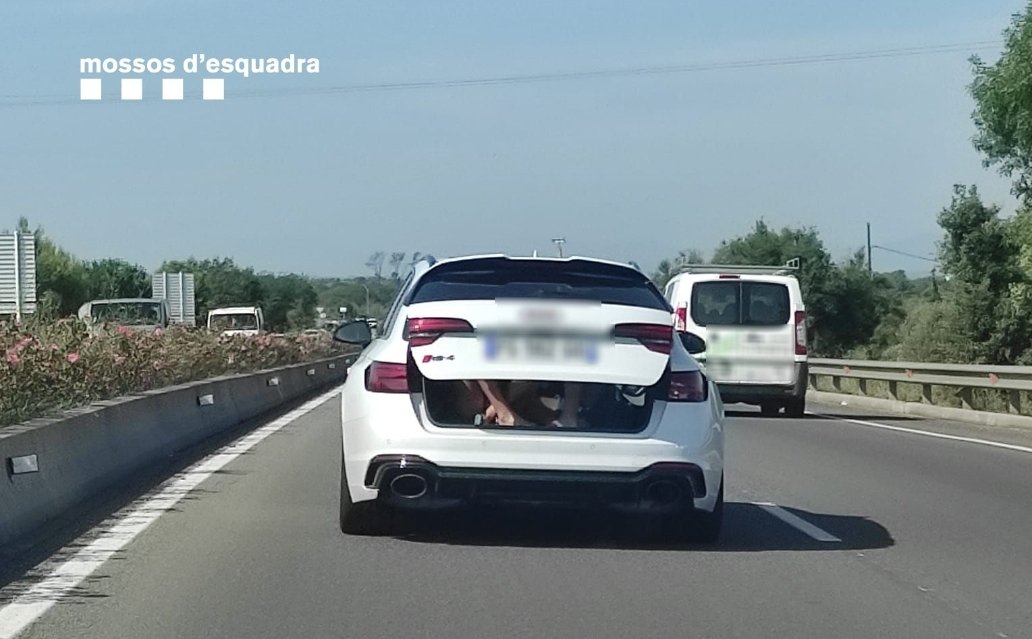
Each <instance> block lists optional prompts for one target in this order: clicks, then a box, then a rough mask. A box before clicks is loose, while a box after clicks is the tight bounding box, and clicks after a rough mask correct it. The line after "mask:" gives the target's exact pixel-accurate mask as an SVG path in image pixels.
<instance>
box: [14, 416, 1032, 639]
mask: <svg viewBox="0 0 1032 639" xmlns="http://www.w3.org/2000/svg"><path fill="white" fill-rule="evenodd" d="M337 410H338V406H337V403H336V402H328V403H326V404H324V405H322V406H320V407H318V408H316V409H314V410H312V411H311V412H309V413H307V414H306V415H304V416H302V417H300V418H298V419H296V420H295V421H293V422H291V423H289V424H287V425H286V426H285V427H283V428H282V429H280V430H277V431H275V432H272V433H271V434H268V436H267V437H266V438H265V439H263V440H261V441H258V442H257V443H255V444H254V446H253V447H251V448H249V449H247V450H246V452H245V454H241V455H240V456H239V457H236V458H234V459H232V460H231V461H228V463H225V465H224V466H221V467H220V468H215V470H214V472H213V474H212V475H211V476H210V477H208V478H207V479H204V480H203V481H200V483H199V486H197V487H196V488H195V489H193V490H191V491H190V492H189V493H188V494H187V495H186V497H185V498H183V499H182V500H180V501H178V502H175V503H174V505H172V506H170V507H168V508H165V509H164V510H160V511H158V514H160V516H158V514H155V515H154V516H155V517H156V519H155V520H154V521H153V523H152V524H151V525H150V526H149V527H147V528H146V529H145V530H143V531H142V532H140V533H139V534H138V536H135V537H131V541H129V542H128V543H127V544H126V545H124V547H121V548H119V549H118V550H117V551H114V550H113V549H114V548H115V546H111V550H112V552H113V555H112V556H111V557H110V559H107V560H106V561H104V558H105V557H106V556H107V555H104V554H103V553H101V554H100V555H98V556H99V557H100V559H99V560H98V563H99V564H100V565H99V567H98V568H96V570H95V571H94V572H92V574H90V575H89V576H88V577H87V578H86V579H85V580H84V581H82V583H79V584H78V585H77V586H75V587H74V588H71V589H70V590H68V589H67V588H65V587H62V586H61V584H60V583H57V582H54V580H53V578H51V579H50V580H49V581H44V582H38V583H34V581H33V578H32V575H31V574H30V575H29V576H28V577H25V578H22V579H19V580H16V581H13V582H12V583H9V584H8V585H7V586H6V587H5V588H4V589H3V590H0V637H4V636H5V635H4V631H5V627H6V628H7V629H8V631H9V630H10V628H12V627H13V626H12V625H11V623H12V622H11V619H12V618H14V617H13V615H12V614H11V607H10V606H8V607H7V608H6V611H7V613H6V617H5V608H4V607H3V606H4V603H5V602H10V601H11V600H13V599H14V598H16V597H18V596H19V595H22V598H21V599H19V600H18V601H19V603H20V605H21V606H23V607H25V609H26V610H28V609H29V608H31V606H33V605H34V602H36V601H38V602H39V603H40V605H41V606H42V607H41V608H40V609H39V610H42V613H41V615H40V616H39V618H38V619H37V620H36V621H35V623H33V624H32V625H30V626H28V627H27V628H26V629H25V630H24V631H23V632H21V634H19V635H18V636H20V637H26V638H44V637H45V638H47V639H61V638H65V637H67V638H76V639H79V638H93V639H100V638H111V639H114V638H116V637H117V638H123V637H148V638H154V639H160V638H166V637H206V638H207V637H241V638H248V639H257V638H262V637H270V638H273V637H274V638H276V639H282V638H284V637H316V638H322V637H345V638H372V637H392V638H395V637H405V638H416V637H435V638H436V637H448V638H462V637H469V638H478V639H479V638H483V637H531V636H534V637H578V638H588V637H590V638H604V637H620V638H625V637H650V638H652V637H678V638H682V637H693V638H694V637H779V638H788V637H792V638H800V637H820V638H827V637H935V638H936V639H943V638H947V637H962V638H965V639H968V638H972V637H1004V636H1008V637H1022V636H1027V637H1032V534H1030V531H1032V453H1027V452H1020V451H1012V450H1005V449H998V448H992V447H988V446H983V445H977V444H971V443H964V442H958V441H950V440H944V439H937V438H932V437H924V436H919V435H914V434H910V433H903V432H895V431H889V430H884V429H879V428H875V427H870V426H865V425H860V424H856V423H849V422H844V421H840V420H835V419H823V418H818V417H808V418H806V419H798V420H793V419H785V418H770V419H765V418H760V417H759V416H758V415H755V414H750V413H735V414H733V416H732V418H731V419H730V423H729V427H728V437H727V439H728V442H727V454H728V461H727V463H728V475H727V481H728V485H727V499H728V502H729V503H728V509H727V519H726V527H725V534H724V537H723V540H722V541H721V542H720V543H719V544H717V545H715V546H712V547H695V546H680V547H670V546H665V547H661V546H652V545H648V544H644V543H643V542H639V541H635V539H634V538H632V537H628V536H627V535H626V534H624V532H623V531H622V530H621V529H620V528H619V527H617V526H614V525H612V524H611V522H608V521H606V520H604V519H600V518H592V517H580V516H572V515H562V514H556V513H538V514H534V513H525V512H513V511H509V512H489V513H480V514H479V515H477V516H472V517H465V518H463V517H444V518H438V519H435V520H432V521H428V522H424V523H423V525H422V526H420V527H418V528H417V529H416V530H415V532H413V533H410V534H408V535H407V536H404V537H399V538H353V537H344V536H342V535H341V534H340V532H339V530H338V529H337V522H336V517H337V512H336V500H337V486H338V472H339V453H338V448H337V446H338V441H339V434H338V432H337ZM815 410H818V411H821V412H826V413H839V414H842V410H843V409H842V408H841V407H824V408H819V407H815ZM850 415H851V416H853V417H858V418H860V419H863V420H868V421H873V422H877V423H881V424H888V425H897V426H905V427H907V428H918V429H929V430H933V431H941V432H950V433H954V434H957V433H960V434H963V433H964V432H965V429H966V428H967V427H965V426H963V425H958V424H944V423H935V422H924V421H911V420H900V419H888V418H882V417H879V416H870V415H865V414H864V413H859V412H854V413H850ZM976 435H980V436H985V435H986V434H985V433H976ZM227 459H228V458H227ZM220 463H221V462H220ZM198 481H199V480H198ZM760 503H773V504H777V505H778V506H779V507H781V508H782V509H784V510H781V511H778V510H777V509H771V508H770V507H767V506H759V505H756V504H760ZM166 506H167V504H166ZM144 510H146V509H144ZM785 512H787V513H789V514H790V515H794V516H796V517H798V518H801V520H802V521H803V522H804V526H803V528H805V529H807V530H810V532H811V533H813V529H814V527H815V529H817V530H818V531H820V532H823V533H825V534H826V535H827V536H829V537H834V538H837V539H838V540H839V541H817V540H816V539H814V538H813V537H812V536H811V535H809V534H807V533H806V532H804V530H802V529H800V528H799V527H798V526H797V525H791V524H790V523H787V522H786V521H784V520H783V519H782V518H779V517H778V516H775V514H776V513H781V514H783V513H785ZM789 519H791V517H789ZM795 521H797V524H798V520H795ZM130 523H131V522H130ZM123 524H125V522H123ZM807 526H809V528H807ZM108 534H109V535H110V534H111V533H108ZM98 539H99V540H101V542H103V540H104V539H105V537H104V535H103V533H102V531H99V530H98V531H95V532H93V533H92V534H91V535H88V536H87V538H86V539H84V540H80V541H79V542H77V544H76V545H75V546H74V547H72V548H69V549H67V550H66V551H64V553H63V554H62V555H59V557H58V558H55V559H53V560H52V561H51V563H50V564H48V566H47V569H48V570H49V569H50V568H52V567H53V566H54V565H63V566H65V567H67V566H68V564H60V562H61V561H63V559H62V558H61V557H63V556H64V555H68V554H70V553H73V552H80V555H79V558H80V559H81V558H82V551H81V549H82V548H84V547H89V548H98V549H100V550H103V547H104V544H103V543H101V542H98V541H97V540H98ZM91 540H93V541H94V546H86V544H88V543H89V542H90V541H91ZM98 552H99V551H98ZM109 554H110V553H109ZM87 559H88V558H87ZM73 568H74V566H73ZM72 572H74V570H73V571H72ZM41 584H42V585H41ZM66 590H67V591H66ZM27 593H28V594H27ZM55 601H56V603H55ZM50 604H53V605H52V606H51V605H50ZM37 612H39V611H38V610H37ZM5 619H6V621H5ZM5 623H6V624H7V625H6V626H5V625H4V624H5Z"/></svg>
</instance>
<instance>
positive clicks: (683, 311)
mask: <svg viewBox="0 0 1032 639" xmlns="http://www.w3.org/2000/svg"><path fill="white" fill-rule="evenodd" d="M687 328H688V307H687V306H680V307H678V309H677V330H679V331H683V330H686V329H687Z"/></svg>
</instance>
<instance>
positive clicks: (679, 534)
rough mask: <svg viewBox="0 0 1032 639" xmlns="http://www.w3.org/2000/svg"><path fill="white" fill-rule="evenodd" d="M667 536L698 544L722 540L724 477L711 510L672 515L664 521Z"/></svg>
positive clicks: (674, 539) (671, 538) (675, 539)
mask: <svg viewBox="0 0 1032 639" xmlns="http://www.w3.org/2000/svg"><path fill="white" fill-rule="evenodd" d="M664 524H665V529H666V530H665V533H666V535H665V536H666V538H667V539H670V540H672V541H687V542H691V543H698V544H712V543H716V542H717V541H719V540H720V530H721V528H723V525H724V478H723V476H721V478H720V488H719V489H717V502H716V504H714V505H713V510H712V511H711V512H706V511H704V510H693V511H691V512H688V513H682V514H678V515H672V516H670V517H668V518H667V520H666V521H665V522H664Z"/></svg>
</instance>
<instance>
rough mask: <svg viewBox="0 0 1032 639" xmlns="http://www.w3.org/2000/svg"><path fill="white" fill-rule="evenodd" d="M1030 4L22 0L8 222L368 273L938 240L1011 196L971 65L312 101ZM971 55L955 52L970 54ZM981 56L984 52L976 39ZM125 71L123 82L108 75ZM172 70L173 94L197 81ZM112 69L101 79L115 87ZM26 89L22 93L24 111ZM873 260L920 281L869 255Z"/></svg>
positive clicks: (64, 240)
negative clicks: (194, 65) (815, 240)
mask: <svg viewBox="0 0 1032 639" xmlns="http://www.w3.org/2000/svg"><path fill="white" fill-rule="evenodd" d="M1023 6H1024V2H1023V1H1022V0H1006V1H1005V0H967V1H966V2H959V1H958V2H950V3H944V2H941V1H938V0H915V1H911V2H900V1H899V0H871V1H867V2H848V3H846V2H828V1H827V0H806V1H795V0H793V1H792V2H770V1H769V0H750V1H744V0H743V1H736V2H712V1H708V2H702V1H685V0H671V1H668V2H649V1H634V2H631V1H624V2H613V1H601V0H596V1H570V0H563V1H562V2H556V1H555V0H548V1H521V2H484V1H483V0H469V1H463V2H451V1H445V0H431V1H428V2H413V1H411V0H403V1H388V0H378V1H376V2H368V1H362V2H358V1H350V0H336V1H330V2H324V1H312V2H282V1H277V2H263V1H255V0H251V1H248V2H235V1H234V2H231V1H218V0H209V1H204V0H179V1H175V2H173V1H168V0H64V1H57V0H34V1H33V2H17V3H16V2H4V3H2V5H0V40H2V41H3V42H4V47H3V56H2V57H0V82H2V87H0V96H2V97H0V207H2V209H0V227H4V226H8V227H9V226H12V225H13V224H14V221H15V220H16V219H17V217H18V216H20V215H25V216H27V217H28V218H29V219H30V220H31V221H32V222H33V224H42V225H43V226H44V227H45V228H46V229H47V231H48V232H49V234H50V235H51V236H53V237H54V238H56V239H57V240H58V241H59V242H60V243H61V244H62V245H64V246H65V247H66V248H68V249H70V250H71V251H73V252H74V253H76V254H78V255H80V256H82V257H86V258H99V257H108V256H113V257H122V258H125V259H129V260H131V261H134V262H138V263H141V264H143V265H144V266H146V267H148V268H153V267H156V266H157V265H158V264H159V263H160V262H161V261H162V260H163V259H166V258H182V257H188V256H190V255H194V256H198V257H208V256H215V255H223V256H230V257H233V258H235V259H236V260H237V261H238V262H240V263H243V264H249V265H253V266H254V267H256V268H258V269H262V270H272V271H297V272H306V273H310V274H318V275H349V274H359V273H363V272H365V270H366V269H365V267H364V266H363V263H364V262H365V260H366V258H367V256H368V255H369V254H370V253H371V252H373V251H374V250H377V249H381V250H385V251H392V250H396V251H402V250H404V251H413V250H419V251H424V252H431V253H433V254H435V255H438V256H446V255H454V254H462V253H470V252H495V251H505V252H512V253H520V254H527V253H529V252H530V251H532V250H534V249H540V250H542V251H550V250H551V249H552V247H551V244H550V242H549V239H550V238H552V237H554V236H557V235H564V236H565V237H566V238H567V241H568V243H567V251H568V252H570V253H577V254H587V255H599V256H604V257H610V258H615V259H633V260H636V261H638V262H639V263H641V264H642V266H644V267H646V268H651V267H652V266H653V265H655V263H656V262H658V260H659V259H660V258H662V257H664V256H668V255H671V254H674V253H676V251H677V250H678V249H683V248H689V247H695V248H699V249H702V250H704V251H706V252H707V253H708V252H710V251H711V250H712V248H713V247H714V246H715V245H716V244H717V243H718V242H719V241H720V240H721V239H723V238H729V237H733V236H735V235H740V234H742V233H745V232H746V231H747V230H748V229H749V227H750V225H751V224H752V222H753V221H754V220H756V219H757V218H759V217H761V216H762V217H763V218H765V219H766V220H767V221H768V222H769V223H771V224H773V225H776V226H780V225H814V226H816V227H818V228H819V230H820V232H821V235H822V237H823V238H824V240H825V243H826V245H827V246H828V248H829V249H830V250H831V251H832V253H833V255H834V256H835V257H836V258H841V257H843V256H844V255H845V254H846V253H848V252H849V251H850V250H851V249H853V248H857V247H859V246H861V245H862V244H863V243H864V223H865V222H866V221H870V222H871V224H872V227H873V229H874V241H875V243H876V244H881V245H884V246H887V247H890V248H896V249H900V250H905V251H908V252H914V253H919V254H930V253H932V252H933V251H934V247H935V242H936V240H937V239H938V237H939V232H938V228H937V226H936V224H935V216H936V214H937V212H938V210H939V209H940V208H941V207H942V206H943V205H944V204H946V203H947V202H948V201H949V196H950V188H951V185H952V184H954V183H957V182H964V183H974V184H977V185H979V188H980V189H982V191H983V193H984V194H985V195H986V196H987V199H989V200H991V201H994V202H998V203H1000V204H1001V205H1002V206H1003V207H1004V209H1005V210H1008V211H1009V210H1012V209H1013V204H1012V203H1011V198H1010V196H1009V186H1008V183H1007V182H1006V181H1005V180H1003V179H1001V178H1000V177H998V176H997V175H996V174H995V173H994V172H993V171H992V170H986V169H983V168H982V166H981V162H980V158H979V156H978V155H977V153H976V152H975V151H974V150H973V148H972V147H971V144H970V138H971V136H972V135H973V133H974V130H973V127H972V125H971V121H970V112H971V109H972V103H971V101H970V98H969V97H968V95H967V93H966V89H965V86H966V84H967V83H968V81H969V79H970V69H969V65H968V63H967V61H966V58H967V55H968V54H967V53H949V54H941V55H926V56H915V57H901V58H885V59H875V60H864V61H849V62H837V63H821V64H806V65H789V66H784V65H782V66H770V67H760V68H745V69H723V70H713V71H701V72H692V73H680V74H665V75H646V76H624V77H608V78H597V79H578V80H565V81H556V82H540V83H520V84H502V85H493V86H476V87H444V88H431V89H420V90H383V91H366V92H350V93H335V94H325V95H311V94H305V93H294V92H290V91H287V92H285V93H284V94H282V95H277V96H275V97H246V96H245V95H244V94H246V93H249V92H258V91H263V90H266V89H284V88H298V89H316V88H320V87H334V86H338V87H339V86H344V85H354V84H368V83H392V82H406V81H421V80H450V79H463V78H479V77H497V76H506V75H512V74H536V73H550V72H569V71H590V70H599V69H610V68H621V67H638V66H654V65H690V64H696V63H710V62H718V63H719V62H731V61H738V60H757V59H770V58H779V57H792V56H807V55H815V54H824V53H840V52H851V51H867V50H876V49H885V48H895V47H909V46H923V45H936V44H945V43H954V42H973V41H994V40H999V38H1000V31H1001V30H1002V28H1003V27H1005V26H1006V24H1007V22H1008V20H1009V16H1010V15H1011V14H1012V13H1014V12H1016V11H1019V10H1021V9H1022V8H1023ZM195 52H201V53H206V54H208V55H210V56H218V57H241V56H261V57H266V56H276V57H280V56H284V55H286V54H288V53H291V52H293V53H295V54H297V55H299V56H317V57H319V58H320V60H321V73H320V74H319V75H318V76H292V77H284V76H280V77H268V76H267V77H251V78H249V79H239V78H233V77H231V78H229V79H227V80H226V100H225V101H224V102H202V101H200V100H197V99H194V100H187V101H185V102H183V103H162V102H161V101H160V100H157V99H154V98H153V97H150V93H151V92H152V91H154V89H155V88H156V86H157V83H156V81H154V80H147V81H145V82H149V84H145V92H146V93H148V98H147V99H145V100H144V101H142V102H138V103H124V104H123V103H119V102H118V101H117V100H112V101H108V100H105V101H103V102H101V103H81V102H79V101H78V100H77V98H78V81H79V70H78V64H79V58H80V57H92V56H98V57H107V56H113V57H123V56H125V57H136V56H140V57H152V56H153V57H175V58H177V59H179V58H182V57H184V56H187V55H189V54H192V53H195ZM972 52H973V51H972ZM982 53H983V55H984V56H986V57H988V58H995V56H996V54H997V52H996V51H994V50H993V49H992V48H989V49H985V50H983V51H982ZM115 77H116V78H117V76H115ZM192 82H193V85H191V84H190V83H191V80H188V84H187V92H188V93H189V92H191V91H199V80H192ZM114 86H115V82H114V81H112V80H110V79H109V80H107V81H106V85H105V90H106V91H107V92H108V93H109V95H110V93H111V92H112V89H113V88H114ZM34 98H38V100H37V102H38V103H37V104H24V101H26V100H28V101H33V99H34ZM875 265H876V267H878V268H906V269H908V270H915V271H921V270H925V269H926V268H927V266H926V265H925V264H923V263H921V262H919V261H916V260H912V259H907V258H899V257H894V256H891V255H889V254H885V253H881V254H876V264H875Z"/></svg>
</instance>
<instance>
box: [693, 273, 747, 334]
mask: <svg viewBox="0 0 1032 639" xmlns="http://www.w3.org/2000/svg"><path fill="white" fill-rule="evenodd" d="M741 293H742V286H741V284H740V283H739V282H697V283H696V284H695V286H693V287H692V304H691V308H692V321H693V322H695V323H696V324H698V325H699V326H709V325H715V326H731V325H735V324H738V323H739V315H740V312H739V307H740V306H741Z"/></svg>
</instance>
